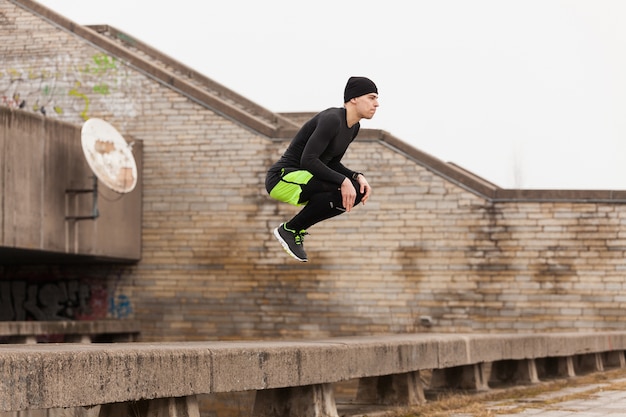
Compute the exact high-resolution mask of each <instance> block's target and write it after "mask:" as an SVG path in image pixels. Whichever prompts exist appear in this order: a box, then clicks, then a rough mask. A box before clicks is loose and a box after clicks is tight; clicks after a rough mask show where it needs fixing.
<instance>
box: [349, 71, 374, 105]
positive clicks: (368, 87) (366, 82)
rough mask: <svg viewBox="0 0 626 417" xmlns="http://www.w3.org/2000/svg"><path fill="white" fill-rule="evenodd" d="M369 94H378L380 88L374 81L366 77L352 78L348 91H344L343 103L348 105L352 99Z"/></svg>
mask: <svg viewBox="0 0 626 417" xmlns="http://www.w3.org/2000/svg"><path fill="white" fill-rule="evenodd" d="M369 93H376V94H378V88H376V84H374V82H373V81H372V80H370V79H369V78H365V77H350V79H349V80H348V83H347V84H346V89H345V90H344V91H343V102H344V103H347V102H348V101H350V99H353V98H355V97H361V96H363V95H365V94H369Z"/></svg>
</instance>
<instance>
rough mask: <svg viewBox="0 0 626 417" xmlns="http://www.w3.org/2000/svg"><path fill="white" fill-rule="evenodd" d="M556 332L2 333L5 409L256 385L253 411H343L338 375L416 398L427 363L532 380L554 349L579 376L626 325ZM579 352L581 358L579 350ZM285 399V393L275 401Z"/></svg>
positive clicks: (615, 344)
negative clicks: (82, 340)
mask: <svg viewBox="0 0 626 417" xmlns="http://www.w3.org/2000/svg"><path fill="white" fill-rule="evenodd" d="M624 334H626V333H624ZM577 336H578V337H577ZM558 340H560V339H557V338H556V337H555V336H554V335H551V334H533V335H501V334H498V335H449V334H407V335H387V336H376V337H353V338H336V339H324V340H306V341H248V342H181V343H112V344H70V343H66V344H54V345H53V344H36V345H0V373H1V374H2V375H3V378H2V379H0V411H19V410H27V409H43V408H58V407H80V406H93V405H105V404H115V403H129V404H130V403H133V404H136V402H141V401H146V400H156V399H159V402H152V401H150V402H149V404H146V405H145V407H144V408H145V409H146V410H147V409H150V408H151V407H152V408H154V407H157V408H159V410H161V411H159V412H158V413H152V414H141V413H139V414H138V415H163V416H170V415H172V416H173V415H177V416H181V415H182V416H194V415H196V407H195V406H194V401H195V395H197V394H210V393H219V392H224V393H225V392H235V391H257V404H256V406H255V410H256V411H255V415H256V416H282V415H290V414H291V415H305V416H309V415H311V416H335V415H336V411H329V410H335V408H334V407H335V405H334V397H333V395H332V384H333V383H336V382H341V381H348V380H354V379H362V383H361V385H360V386H359V392H358V393H357V396H359V399H360V400H367V402H374V403H378V404H397V405H413V404H416V403H419V402H420V401H423V398H424V397H423V390H424V388H423V386H422V385H421V380H420V371H422V370H432V371H433V381H432V382H433V384H434V385H436V384H437V383H439V384H442V385H443V384H445V385H447V386H448V387H453V388H462V389H475V390H484V389H487V388H488V385H487V383H486V382H485V381H510V382H513V383H535V382H538V381H539V375H540V374H541V375H543V374H545V369H543V367H545V366H547V365H546V364H548V363H553V361H550V362H547V361H546V360H545V358H553V359H554V358H555V357H554V356H550V354H551V353H554V352H556V353H559V354H562V353H563V352H564V351H567V352H568V353H569V354H570V355H569V356H562V355H560V356H556V358H566V359H565V362H563V360H562V359H561V362H559V364H558V368H559V370H558V372H559V373H560V374H561V375H566V376H571V375H572V374H573V373H574V372H575V371H576V367H578V368H579V369H580V370H585V369H592V370H601V369H603V364H602V361H603V358H604V357H607V355H608V352H615V351H618V352H619V351H621V352H623V351H624V347H625V346H624V343H623V342H624V341H626V337H622V335H621V334H616V333H614V332H613V333H595V334H593V335H587V334H579V335H573V334H570V335H568V336H567V337H566V338H564V339H563V340H566V342H558ZM542 355H543V356H542ZM574 356H575V357H577V360H575V361H572V359H571V358H572V357H574ZM567 358H569V359H567ZM477 359H478V360H477ZM537 362H540V363H541V366H542V369H541V372H538V370H537ZM589 363H591V365H588V364H589ZM488 364H489V365H490V367H488V366H487V365H488ZM551 366H552V365H551ZM487 368H489V369H490V370H491V371H490V372H489V374H490V375H489V377H488V376H487V371H486V369H487ZM562 368H563V369H562ZM437 381H439V382H437ZM173 399H178V400H173ZM279 399H280V401H279V402H280V404H279V405H277V404H274V403H275V402H276V401H278V400H279ZM124 407H128V405H123V404H118V405H106V406H103V407H102V411H101V412H102V413H103V414H102V415H103V416H106V415H113V414H115V413H116V412H117V411H119V410H121V409H123V408H124ZM116 410H117V411H116ZM142 410H143V408H142ZM167 410H170V411H171V413H170V411H167ZM294 410H298V411H297V412H295V414H294ZM139 411H141V410H139ZM174 412H175V413H177V414H172V413H174ZM107 413H109V414H107ZM111 413H113V414H111ZM168 413H169V414H168Z"/></svg>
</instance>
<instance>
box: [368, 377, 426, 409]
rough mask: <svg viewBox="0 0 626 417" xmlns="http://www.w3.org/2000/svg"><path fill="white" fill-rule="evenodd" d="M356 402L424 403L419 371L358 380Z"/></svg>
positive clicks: (388, 403)
mask: <svg viewBox="0 0 626 417" xmlns="http://www.w3.org/2000/svg"><path fill="white" fill-rule="evenodd" d="M356 400H357V402H359V403H364V404H384V405H405V406H407V405H418V404H423V403H424V402H425V401H426V398H425V396H424V384H422V380H421V378H420V373H419V371H415V372H406V373H402V374H395V375H384V376H375V377H368V378H360V379H359V387H358V389H357V394H356Z"/></svg>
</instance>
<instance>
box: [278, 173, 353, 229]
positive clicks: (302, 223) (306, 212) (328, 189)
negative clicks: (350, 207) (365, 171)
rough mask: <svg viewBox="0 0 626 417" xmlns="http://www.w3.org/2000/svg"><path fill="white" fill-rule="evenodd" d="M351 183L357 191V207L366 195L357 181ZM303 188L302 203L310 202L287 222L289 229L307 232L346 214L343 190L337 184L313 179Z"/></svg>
mask: <svg viewBox="0 0 626 417" xmlns="http://www.w3.org/2000/svg"><path fill="white" fill-rule="evenodd" d="M350 181H351V182H352V185H353V186H354V188H355V189H356V200H355V201H354V205H355V206H356V205H357V204H359V203H360V202H361V199H362V198H363V195H364V194H363V193H361V190H360V188H361V186H360V185H359V183H358V182H357V181H355V180H352V179H350ZM301 187H302V194H300V201H308V203H306V206H304V208H303V209H302V210H300V212H299V213H298V214H296V215H295V216H294V217H293V218H292V219H291V220H289V221H288V222H287V227H288V228H289V229H292V230H306V229H308V228H309V227H311V226H313V225H314V224H316V223H319V222H321V221H323V220H327V219H330V218H331V217H335V216H338V215H340V214H341V213H345V211H346V209H345V208H344V207H343V202H342V201H341V200H342V199H341V189H340V187H339V186H338V185H337V184H333V183H330V182H326V181H321V180H318V179H316V178H315V177H313V178H311V180H310V181H309V183H308V184H306V185H302V186H301Z"/></svg>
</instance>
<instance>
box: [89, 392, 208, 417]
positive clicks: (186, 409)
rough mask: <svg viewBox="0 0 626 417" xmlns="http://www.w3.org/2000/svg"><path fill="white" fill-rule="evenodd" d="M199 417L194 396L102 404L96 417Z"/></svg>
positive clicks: (196, 400)
mask: <svg viewBox="0 0 626 417" xmlns="http://www.w3.org/2000/svg"><path fill="white" fill-rule="evenodd" d="M120 416H133V417H200V409H199V408H198V399H197V398H196V396H195V395H192V396H188V397H179V398H156V399H153V400H142V401H131V402H125V403H113V404H103V405H102V406H101V407H100V413H99V414H98V417H120Z"/></svg>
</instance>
